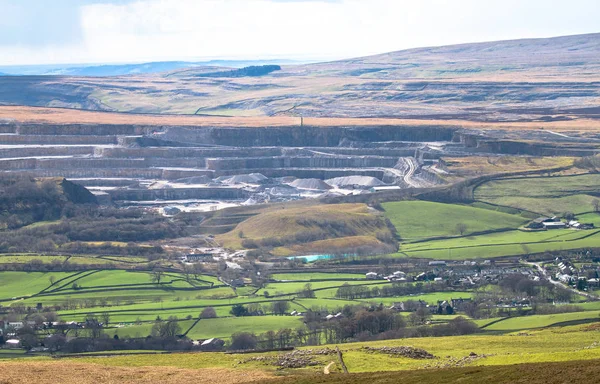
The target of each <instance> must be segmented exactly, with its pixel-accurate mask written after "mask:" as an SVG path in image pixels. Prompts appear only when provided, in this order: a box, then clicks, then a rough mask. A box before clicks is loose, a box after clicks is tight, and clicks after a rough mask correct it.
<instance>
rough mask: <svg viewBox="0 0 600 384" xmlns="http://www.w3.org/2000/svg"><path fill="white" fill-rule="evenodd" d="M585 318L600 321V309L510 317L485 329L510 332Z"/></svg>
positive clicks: (583, 319)
mask: <svg viewBox="0 0 600 384" xmlns="http://www.w3.org/2000/svg"><path fill="white" fill-rule="evenodd" d="M585 320H590V321H600V311H586V312H573V313H560V314H556V315H532V316H522V317H510V318H506V319H504V320H501V321H498V322H496V323H494V324H491V325H489V326H487V327H485V330H486V331H503V332H509V331H518V330H523V329H535V328H544V327H549V326H551V325H555V324H559V323H564V322H571V321H585Z"/></svg>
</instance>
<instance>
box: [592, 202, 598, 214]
mask: <svg viewBox="0 0 600 384" xmlns="http://www.w3.org/2000/svg"><path fill="white" fill-rule="evenodd" d="M592 207H594V211H596V212H600V200H598V199H594V200H592Z"/></svg>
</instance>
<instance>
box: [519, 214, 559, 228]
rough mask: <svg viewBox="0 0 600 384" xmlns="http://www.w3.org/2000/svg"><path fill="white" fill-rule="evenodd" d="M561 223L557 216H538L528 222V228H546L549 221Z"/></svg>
mask: <svg viewBox="0 0 600 384" xmlns="http://www.w3.org/2000/svg"><path fill="white" fill-rule="evenodd" d="M557 222H558V223H560V220H559V219H558V218H557V217H556V216H553V217H538V218H537V219H535V220H532V221H531V222H530V223H529V224H527V228H530V229H544V228H545V227H546V224H547V223H557Z"/></svg>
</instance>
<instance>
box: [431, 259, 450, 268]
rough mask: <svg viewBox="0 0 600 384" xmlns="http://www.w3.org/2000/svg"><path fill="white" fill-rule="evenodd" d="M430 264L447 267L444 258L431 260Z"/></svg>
mask: <svg viewBox="0 0 600 384" xmlns="http://www.w3.org/2000/svg"><path fill="white" fill-rule="evenodd" d="M429 266H437V267H445V266H446V262H445V261H443V260H434V261H430V262H429Z"/></svg>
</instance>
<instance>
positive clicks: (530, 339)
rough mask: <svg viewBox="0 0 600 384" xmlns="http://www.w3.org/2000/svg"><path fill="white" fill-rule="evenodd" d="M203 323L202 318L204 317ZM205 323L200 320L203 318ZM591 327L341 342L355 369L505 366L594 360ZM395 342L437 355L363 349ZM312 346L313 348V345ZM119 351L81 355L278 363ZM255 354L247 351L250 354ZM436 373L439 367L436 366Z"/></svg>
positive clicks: (150, 362) (143, 361)
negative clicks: (465, 364) (393, 354)
mask: <svg viewBox="0 0 600 384" xmlns="http://www.w3.org/2000/svg"><path fill="white" fill-rule="evenodd" d="M201 322H202V321H201ZM201 322H200V323H201ZM589 329H590V327H589V326H572V327H564V328H558V329H545V330H538V331H530V332H528V333H527V335H525V334H509V335H471V336H447V337H428V338H412V339H400V340H385V341H374V342H366V343H353V344H342V345H340V349H341V350H342V351H343V353H344V360H345V362H346V364H347V366H348V369H349V370H350V372H354V373H358V372H376V371H405V370H411V369H420V368H426V367H441V366H445V365H446V364H451V365H452V366H455V365H456V360H457V359H461V358H464V357H465V356H468V355H469V354H470V353H471V352H475V353H476V354H478V355H485V356H486V357H484V358H478V359H474V361H472V362H470V363H468V364H469V365H472V366H484V365H491V366H497V365H506V364H521V363H532V362H553V361H570V360H591V359H598V358H600V348H597V347H591V348H590V346H591V345H592V344H593V342H594V341H596V340H597V336H598V331H597V330H589ZM367 345H368V346H370V347H382V346H388V347H394V346H413V347H417V348H423V349H425V350H427V351H429V352H430V353H432V354H434V355H435V356H436V357H437V359H434V360H413V359H409V358H400V357H391V356H388V355H386V354H371V353H366V352H365V351H363V350H362V347H363V346H367ZM307 349H314V347H309V348H307ZM201 356H202V358H198V355H195V354H175V355H152V356H143V355H142V356H115V357H112V358H110V359H106V358H104V359H102V358H101V359H98V358H82V359H78V360H77V361H79V362H82V363H84V362H85V363H96V364H101V365H104V366H173V367H178V368H191V369H198V368H205V367H227V368H231V369H253V368H260V369H263V370H272V369H274V367H272V366H268V365H262V364H260V363H248V364H241V365H240V364H238V363H237V362H238V361H239V360H241V359H240V356H236V355H223V354H202V355H201ZM252 356H256V354H249V355H244V358H250V357H252ZM321 360H322V364H319V365H318V366H316V367H313V368H311V369H309V372H310V371H312V372H315V373H317V372H322V369H323V367H324V366H325V365H326V364H327V363H328V362H329V361H331V360H332V358H331V356H325V357H322V358H319V361H321ZM436 372H437V371H436Z"/></svg>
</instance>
